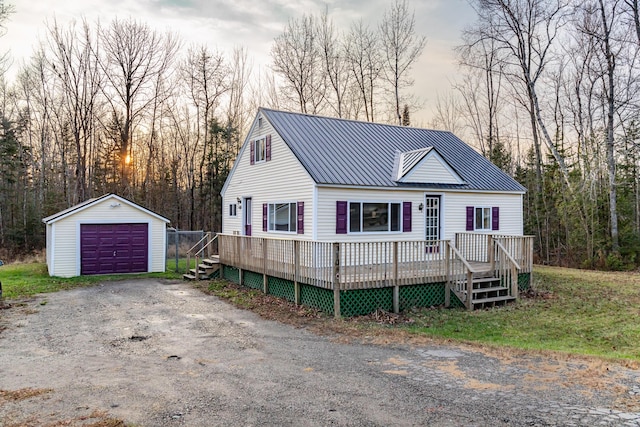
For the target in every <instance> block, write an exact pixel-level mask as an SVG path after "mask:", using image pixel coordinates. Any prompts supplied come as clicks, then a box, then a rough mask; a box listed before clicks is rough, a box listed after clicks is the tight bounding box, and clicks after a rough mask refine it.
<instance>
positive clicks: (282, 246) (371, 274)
mask: <svg viewBox="0 0 640 427" xmlns="http://www.w3.org/2000/svg"><path fill="white" fill-rule="evenodd" d="M218 236H219V237H218V240H219V242H218V244H219V252H220V263H221V264H224V265H230V266H234V267H237V268H239V269H242V270H249V271H254V272H256V273H263V274H266V275H269V276H273V277H279V278H283V279H287V280H291V281H294V282H303V283H307V284H310V285H313V286H316V287H321V288H326V289H335V287H336V286H339V288H340V289H342V290H348V289H368V288H376V287H387V286H394V285H398V286H404V285H414V284H422V283H433V282H439V281H440V282H444V281H446V280H458V279H460V280H461V279H462V277H461V278H458V276H460V275H462V276H464V278H465V280H466V275H467V274H468V270H469V269H471V270H472V272H475V270H474V268H475V267H473V266H474V265H477V264H478V263H488V262H490V261H491V260H493V263H492V264H491V266H492V268H490V269H493V267H496V268H502V265H504V264H505V263H506V262H507V260H505V259H504V257H503V258H500V259H495V258H496V256H497V254H503V252H505V253H507V254H508V255H509V256H510V257H511V258H512V259H513V261H514V262H515V264H516V265H518V266H521V268H520V269H519V271H520V272H522V271H524V270H526V267H528V266H530V259H531V257H530V255H529V253H530V251H529V249H528V248H530V245H528V243H527V241H528V240H529V239H528V236H525V237H522V236H499V237H495V236H494V237H493V239H495V241H496V242H499V243H500V247H501V248H502V250H501V251H498V250H497V249H496V250H494V251H490V252H491V253H490V254H485V255H482V254H481V251H480V249H481V248H482V245H486V243H484V244H483V243H481V242H491V240H490V239H489V238H488V237H487V235H482V237H481V238H480V239H476V240H475V241H474V240H473V238H471V237H470V236H469V235H465V236H457V238H456V240H457V241H462V242H463V243H462V244H463V246H462V248H459V247H458V246H457V245H452V244H451V243H450V242H449V241H446V240H436V241H425V240H410V241H397V242H317V241H306V240H291V239H274V238H261V237H249V236H237V235H224V234H220V235H218ZM523 239H526V240H527V241H523ZM491 246H495V245H493V244H492V245H491ZM513 249H517V250H515V251H513V252H512V250H513ZM529 268H530V267H529ZM487 269H489V268H487ZM458 281H459V280H458Z"/></svg>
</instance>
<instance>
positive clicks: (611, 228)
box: [434, 0, 640, 269]
mask: <svg viewBox="0 0 640 427" xmlns="http://www.w3.org/2000/svg"><path fill="white" fill-rule="evenodd" d="M471 3H472V5H473V7H474V8H475V10H476V12H477V20H476V22H475V23H474V24H473V25H472V26H470V27H469V28H467V29H466V30H465V31H464V34H463V40H464V43H463V44H462V45H461V46H459V47H458V51H457V53H458V55H459V59H460V64H461V71H462V74H461V77H460V78H459V79H458V80H457V81H456V82H455V83H454V85H453V88H452V90H451V91H450V92H449V93H448V94H447V95H445V96H442V97H441V98H440V99H439V100H438V106H437V109H436V114H435V118H434V121H435V123H434V125H435V126H439V127H441V128H446V129H448V130H452V131H454V132H458V133H465V134H466V135H467V137H468V138H467V139H469V140H471V141H474V142H475V144H476V146H477V147H478V148H479V149H480V150H481V152H482V153H483V154H484V155H485V156H487V157H488V158H489V159H491V160H492V161H494V163H496V164H498V165H499V166H500V167H502V168H503V169H504V170H505V171H507V172H508V173H510V174H512V176H514V177H515V178H516V179H517V180H518V181H519V182H520V183H522V184H523V185H525V186H526V188H527V190H528V192H527V194H526V196H525V203H524V208H525V211H524V213H525V231H526V232H527V233H529V234H533V235H535V236H536V238H537V239H536V255H537V257H538V262H544V263H549V264H559V265H569V266H578V267H597V268H613V269H619V268H634V267H637V266H638V265H640V259H639V255H640V197H639V196H640V192H639V189H640V178H639V176H638V154H639V153H638V151H639V148H640V145H639V142H640V140H639V136H640V135H639V133H638V130H639V129H638V125H639V121H638V119H639V117H638V115H639V110H638V107H639V102H640V91H639V89H640V88H639V83H640V80H639V77H640V75H639V67H640V62H638V60H639V57H638V55H639V54H640V24H639V23H640V19H639V14H638V10H639V9H638V1H637V0H586V1H582V0H580V1H577V0H474V1H472V2H471Z"/></svg>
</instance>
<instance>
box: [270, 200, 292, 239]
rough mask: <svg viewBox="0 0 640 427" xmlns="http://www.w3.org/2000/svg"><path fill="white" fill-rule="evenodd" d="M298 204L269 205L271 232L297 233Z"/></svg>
mask: <svg viewBox="0 0 640 427" xmlns="http://www.w3.org/2000/svg"><path fill="white" fill-rule="evenodd" d="M296 207H297V204H296V203H269V213H268V216H269V231H285V232H291V233H295V232H296V231H297V228H296V225H297V212H296Z"/></svg>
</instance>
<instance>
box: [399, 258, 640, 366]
mask: <svg viewBox="0 0 640 427" xmlns="http://www.w3.org/2000/svg"><path fill="white" fill-rule="evenodd" d="M408 315H409V316H410V317H411V318H412V320H413V323H412V324H411V326H403V327H405V328H407V329H408V330H409V331H411V332H413V333H419V334H425V335H428V336H433V337H439V338H446V339H453V340H460V341H471V342H479V343H483V344H489V345H496V346H510V347H515V348H520V349H525V350H555V351H560V352H566V353H572V354H582V355H593V356H600V357H606V358H613V359H633V360H640V346H639V345H638V343H639V342H640V322H638V320H637V319H638V316H639V315H640V275H639V274H637V273H628V272H627V273H619V272H595V271H585V270H575V269H567V268H555V267H536V268H535V270H534V283H533V292H531V295H530V296H529V297H526V296H525V297H524V298H522V299H521V300H520V301H519V302H518V303H517V304H512V305H509V306H507V307H503V308H499V309H489V310H475V311H472V312H468V311H465V310H462V309H455V310H446V309H431V310H428V309H425V310H418V311H414V312H412V313H409V314H408Z"/></svg>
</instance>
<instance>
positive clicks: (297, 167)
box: [222, 118, 315, 240]
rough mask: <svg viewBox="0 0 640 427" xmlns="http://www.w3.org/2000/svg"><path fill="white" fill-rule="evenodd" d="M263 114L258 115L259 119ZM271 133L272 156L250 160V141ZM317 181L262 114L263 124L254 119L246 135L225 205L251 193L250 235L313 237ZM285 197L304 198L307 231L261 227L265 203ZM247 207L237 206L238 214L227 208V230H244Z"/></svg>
mask: <svg viewBox="0 0 640 427" xmlns="http://www.w3.org/2000/svg"><path fill="white" fill-rule="evenodd" d="M259 119H260V118H258V119H256V120H259ZM267 135H271V160H269V161H266V162H261V163H257V164H253V165H252V164H250V158H251V150H250V147H249V144H250V143H251V141H255V140H257V139H260V138H264V137H266V136H267ZM314 185H315V184H314V182H313V180H312V179H311V177H310V176H309V174H308V173H307V171H306V170H305V169H304V168H303V167H302V165H301V164H300V162H299V161H298V159H297V158H296V157H295V156H294V154H293V153H292V152H291V150H290V149H289V147H288V146H287V145H286V143H285V142H284V141H283V140H282V138H281V137H280V135H278V134H277V133H276V131H275V130H274V129H273V127H272V126H271V124H270V123H269V122H268V121H267V120H266V118H262V124H261V126H258V125H257V123H255V126H253V128H252V132H251V133H250V134H249V135H248V136H247V139H246V140H245V143H244V146H243V148H242V150H241V151H240V154H239V156H238V158H237V159H236V165H235V166H234V169H233V170H232V172H231V174H230V175H229V178H228V179H227V184H226V187H225V189H224V193H223V195H222V196H223V206H224V205H228V204H230V203H236V202H237V200H238V199H240V200H242V199H243V198H244V197H251V198H252V204H253V209H252V212H251V219H252V226H251V235H252V236H257V237H277V236H279V235H280V236H282V237H286V238H292V237H295V238H296V239H309V240H310V239H311V238H312V236H313V227H312V224H313V192H314ZM282 201H292V202H304V224H305V226H304V234H297V235H295V236H292V233H291V232H282V233H279V232H277V231H270V232H268V233H265V232H263V231H262V206H263V204H265V203H267V204H269V203H280V202H282ZM244 209H245V207H244V206H242V208H241V207H240V206H238V214H237V216H235V217H231V216H229V212H228V209H225V210H224V216H223V218H222V232H223V233H225V234H233V233H238V234H243V230H242V218H243V216H244Z"/></svg>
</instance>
